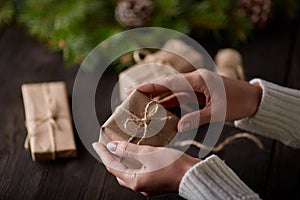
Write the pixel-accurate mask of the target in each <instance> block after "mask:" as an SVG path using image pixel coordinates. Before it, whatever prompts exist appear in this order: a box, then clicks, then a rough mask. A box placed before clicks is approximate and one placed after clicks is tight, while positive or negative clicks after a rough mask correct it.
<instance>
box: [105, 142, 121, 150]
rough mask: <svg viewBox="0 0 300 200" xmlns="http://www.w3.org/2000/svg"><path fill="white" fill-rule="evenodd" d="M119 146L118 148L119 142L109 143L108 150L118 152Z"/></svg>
mask: <svg viewBox="0 0 300 200" xmlns="http://www.w3.org/2000/svg"><path fill="white" fill-rule="evenodd" d="M117 146H118V143H117V142H109V143H107V145H106V148H107V149H108V150H109V151H116V149H117Z"/></svg>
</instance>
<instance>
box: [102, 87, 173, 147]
mask: <svg viewBox="0 0 300 200" xmlns="http://www.w3.org/2000/svg"><path fill="white" fill-rule="evenodd" d="M178 120H179V118H178V117H177V116H175V115H174V114H172V113H171V112H169V111H167V110H166V109H165V108H164V107H163V106H161V105H160V104H158V103H157V102H156V101H152V100H151V99H149V98H148V97H147V96H145V95H144V94H142V93H141V92H139V91H137V90H135V91H134V92H132V93H131V95H130V96H129V97H127V98H126V100H125V101H124V102H123V103H122V104H121V105H120V106H119V107H118V108H117V109H116V110H115V112H114V113H113V115H112V116H111V117H110V118H109V119H108V120H107V121H106V122H105V123H104V124H103V126H102V128H101V131H100V139H99V140H100V142H101V143H103V144H106V143H108V142H109V141H114V140H125V141H129V142H132V143H135V144H141V145H151V146H166V145H168V144H169V143H170V142H171V141H172V139H173V138H174V137H175V135H176V133H177V123H178Z"/></svg>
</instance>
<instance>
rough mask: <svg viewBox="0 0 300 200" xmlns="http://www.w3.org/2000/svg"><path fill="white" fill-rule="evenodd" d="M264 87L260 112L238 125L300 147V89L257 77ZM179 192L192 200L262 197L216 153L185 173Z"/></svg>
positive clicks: (242, 120)
mask: <svg viewBox="0 0 300 200" xmlns="http://www.w3.org/2000/svg"><path fill="white" fill-rule="evenodd" d="M250 83H251V84H254V83H258V84H259V85H260V87H261V88H262V90H263V94H262V99H261V102H260V105H259V107H258V110H257V112H256V114H255V115H254V116H252V117H250V118H246V119H241V120H237V121H235V122H234V123H235V126H236V127H238V128H241V129H244V130H247V131H251V132H254V133H257V134H260V135H263V136H266V137H269V138H273V139H277V140H279V141H281V142H283V143H284V144H286V145H289V146H291V147H295V148H300V90H293V89H289V88H285V87H281V86H279V85H276V84H273V83H270V82H267V81H264V80H261V79H254V80H252V81H250ZM179 194H180V195H181V196H182V197H184V198H187V199H189V200H202V199H209V200H211V199H260V198H259V196H258V195H257V194H256V193H255V192H253V191H252V190H251V189H250V188H249V187H248V186H247V185H245V184H244V183H243V182H242V181H241V180H240V179H239V177H238V176H237V175H236V174H235V173H234V172H233V171H232V170H231V169H230V168H229V167H228V166H227V165H226V164H225V163H224V162H223V161H222V160H221V159H220V158H219V157H218V156H216V155H212V156H210V157H208V158H206V159H205V160H203V161H201V162H199V163H197V164H196V165H194V166H193V167H192V168H191V169H189V170H188V171H187V172H186V174H185V175H184V176H183V178H182V180H181V182H180V185H179Z"/></svg>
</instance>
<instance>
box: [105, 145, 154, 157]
mask: <svg viewBox="0 0 300 200" xmlns="http://www.w3.org/2000/svg"><path fill="white" fill-rule="evenodd" d="M106 146H107V149H108V150H109V151H110V152H111V153H113V154H114V155H117V156H120V157H131V158H135V159H137V160H138V159H139V157H140V156H141V155H142V154H145V153H149V152H151V151H155V148H154V147H151V146H147V145H136V144H132V143H129V142H127V141H113V142H109V143H108V144H107V145H106Z"/></svg>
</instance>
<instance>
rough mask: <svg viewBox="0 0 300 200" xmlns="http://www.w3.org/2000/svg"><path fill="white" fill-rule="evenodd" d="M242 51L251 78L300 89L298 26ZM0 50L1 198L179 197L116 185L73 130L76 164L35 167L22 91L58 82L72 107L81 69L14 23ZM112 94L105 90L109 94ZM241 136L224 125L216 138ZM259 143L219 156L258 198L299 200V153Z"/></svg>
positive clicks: (276, 30) (274, 30) (1, 35)
mask: <svg viewBox="0 0 300 200" xmlns="http://www.w3.org/2000/svg"><path fill="white" fill-rule="evenodd" d="M199 42H200V44H202V45H203V46H204V47H205V48H206V49H207V50H208V51H209V53H210V54H211V55H212V56H214V55H215V53H216V51H217V49H218V48H221V47H224V46H222V45H221V44H219V43H216V42H213V41H212V40H208V41H207V40H203V41H201V40H199ZM240 51H241V53H242V55H243V58H244V64H245V71H246V75H247V77H248V79H251V78H254V77H260V78H263V79H266V80H268V81H272V82H275V83H278V84H281V85H284V86H289V87H292V88H298V89H300V26H299V23H298V22H295V23H290V24H289V23H287V24H285V23H281V24H280V26H279V25H278V26H276V25H272V26H270V27H269V28H268V29H266V30H264V31H261V32H260V31H258V32H257V33H256V34H255V36H254V38H253V39H251V40H250V41H249V43H248V44H246V45H243V46H242V47H241V49H240ZM0 52H1V53H0V111H1V114H0V142H1V144H0V199H181V198H180V197H179V196H178V195H176V194H171V195H170V194H165V195H160V196H155V197H147V198H146V197H144V196H142V195H141V194H138V193H135V192H132V191H130V190H128V189H125V188H123V187H121V186H119V185H118V183H117V181H116V180H115V178H114V177H113V176H112V175H110V174H109V173H108V172H107V171H106V169H105V168H104V166H103V165H102V164H100V163H98V161H97V160H96V159H95V158H93V157H92V156H91V155H90V154H89V153H88V152H87V150H86V149H85V148H84V146H83V144H82V143H81V141H80V140H79V137H78V136H77V133H76V131H75V139H76V145H77V148H78V158H76V159H66V160H57V161H50V162H33V161H32V160H31V157H30V154H29V152H28V151H26V150H25V149H24V147H23V144H24V140H25V137H26V129H25V126H24V120H25V119H24V109H23V103H22V97H21V90H20V86H21V84H23V83H27V82H44V81H54V80H63V81H65V82H66V84H67V90H68V95H69V97H70V102H71V92H72V87H73V81H74V78H75V76H76V72H77V69H78V67H74V68H69V69H67V68H65V67H64V64H63V60H62V55H61V53H60V52H55V53H53V52H50V51H49V50H47V48H46V47H45V46H44V45H42V44H41V43H40V42H38V41H37V40H36V39H34V38H32V37H30V36H28V35H27V34H26V33H25V31H24V30H23V29H22V28H20V27H18V26H16V25H11V26H7V27H5V28H3V29H2V30H1V31H0ZM116 80H117V73H116V72H114V71H113V70H108V71H107V72H106V74H105V76H104V78H103V79H102V81H101V83H99V86H100V87H102V86H101V84H103V83H106V82H112V83H113V82H115V81H116ZM107 85H109V84H107ZM107 85H106V86H107ZM111 89H112V88H109V87H108V88H107V91H110V90H111ZM109 103H110V100H109V98H102V99H101V102H99V104H100V106H99V108H98V109H97V110H98V111H99V112H101V116H102V117H100V118H99V123H102V122H104V120H105V119H106V118H107V117H108V116H109V115H110V112H111V111H110V110H109V109H108V108H109V106H107V105H109ZM204 128H205V127H204ZM239 131H240V130H238V129H235V128H232V127H228V126H226V127H224V130H223V132H222V135H221V138H220V140H223V139H224V138H226V137H228V136H230V135H232V134H234V133H236V132H239ZM259 138H260V139H261V140H262V142H263V144H264V146H265V148H264V150H259V149H257V147H256V146H255V145H254V144H253V143H252V142H250V141H248V140H244V139H241V140H239V141H236V142H234V143H233V144H231V145H229V146H227V147H226V148H225V149H224V150H223V151H221V152H220V153H218V155H219V156H220V157H221V158H222V159H224V160H225V161H226V163H227V164H228V165H229V166H230V167H231V168H232V169H233V170H234V171H235V172H236V173H237V174H238V175H239V177H240V178H241V179H242V180H243V181H244V182H245V183H246V184H247V185H248V186H249V187H250V188H252V189H253V190H254V191H256V192H257V193H258V194H259V195H260V196H261V197H262V198H264V199H300V190H299V188H300V150H295V149H292V148H290V147H287V146H285V145H283V144H282V143H280V142H278V141H274V140H270V139H268V138H264V137H260V136H259ZM193 151H194V152H195V151H196V149H191V152H193Z"/></svg>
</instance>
